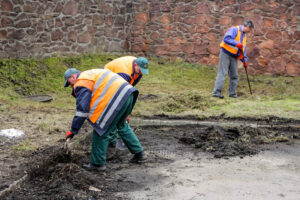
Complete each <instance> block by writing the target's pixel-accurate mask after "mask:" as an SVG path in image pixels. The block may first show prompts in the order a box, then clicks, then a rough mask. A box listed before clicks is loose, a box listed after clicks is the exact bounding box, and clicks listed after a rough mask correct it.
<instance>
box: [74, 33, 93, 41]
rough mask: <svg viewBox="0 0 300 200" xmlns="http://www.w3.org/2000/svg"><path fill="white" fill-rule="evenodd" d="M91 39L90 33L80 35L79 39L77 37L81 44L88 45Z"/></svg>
mask: <svg viewBox="0 0 300 200" xmlns="http://www.w3.org/2000/svg"><path fill="white" fill-rule="evenodd" d="M90 39H91V36H90V34H89V33H88V32H85V33H83V34H81V35H78V37H77V41H78V42H79V43H88V42H89V41H90Z"/></svg>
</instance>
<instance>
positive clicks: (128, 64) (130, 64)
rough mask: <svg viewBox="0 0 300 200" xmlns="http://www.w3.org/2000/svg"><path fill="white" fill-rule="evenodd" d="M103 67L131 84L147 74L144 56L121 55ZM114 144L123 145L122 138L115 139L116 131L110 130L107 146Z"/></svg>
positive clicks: (146, 62)
mask: <svg viewBox="0 0 300 200" xmlns="http://www.w3.org/2000/svg"><path fill="white" fill-rule="evenodd" d="M103 68H104V69H109V70H110V71H112V72H114V73H116V74H118V75H120V76H121V77H122V78H123V79H124V80H126V81H127V82H128V83H130V84H131V85H132V86H135V85H136V84H137V83H138V82H139V81H140V80H141V78H142V76H143V75H144V74H149V62H148V60H147V59H146V58H144V57H138V58H136V57H134V56H123V57H120V58H116V59H114V60H112V61H110V62H109V63H107V64H106V65H105V66H104V67H103ZM127 122H129V116H128V117H127ZM116 145H117V147H118V146H120V148H121V147H124V143H123V142H122V140H121V139H120V138H118V139H117V134H116V131H112V132H111V139H110V144H109V146H110V147H112V148H114V147H115V146H116ZM108 156H109V157H110V156H112V155H108Z"/></svg>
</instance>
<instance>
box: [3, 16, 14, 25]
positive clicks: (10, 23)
mask: <svg viewBox="0 0 300 200" xmlns="http://www.w3.org/2000/svg"><path fill="white" fill-rule="evenodd" d="M13 23H14V22H13V20H12V19H10V18H7V17H3V18H2V19H1V27H7V26H12V25H13Z"/></svg>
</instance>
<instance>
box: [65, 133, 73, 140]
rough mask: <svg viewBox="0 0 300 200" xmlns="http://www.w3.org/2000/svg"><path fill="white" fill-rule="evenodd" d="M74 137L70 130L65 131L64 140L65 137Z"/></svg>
mask: <svg viewBox="0 0 300 200" xmlns="http://www.w3.org/2000/svg"><path fill="white" fill-rule="evenodd" d="M73 137H74V134H73V133H72V132H71V131H68V132H67V133H66V140H67V139H69V138H70V139H72V138H73Z"/></svg>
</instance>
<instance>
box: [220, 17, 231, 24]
mask: <svg viewBox="0 0 300 200" xmlns="http://www.w3.org/2000/svg"><path fill="white" fill-rule="evenodd" d="M230 23H231V18H230V17H221V18H220V24H221V25H229V24H230Z"/></svg>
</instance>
